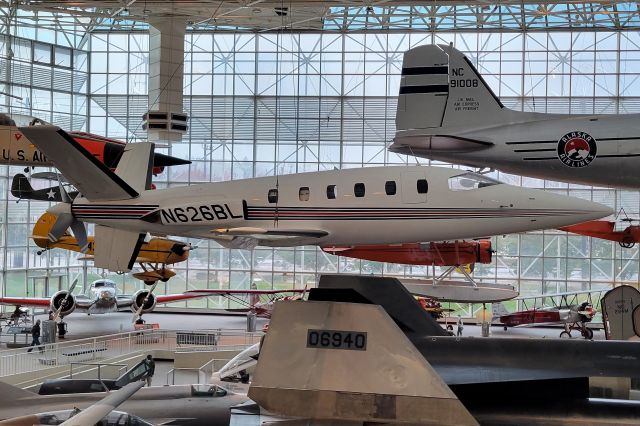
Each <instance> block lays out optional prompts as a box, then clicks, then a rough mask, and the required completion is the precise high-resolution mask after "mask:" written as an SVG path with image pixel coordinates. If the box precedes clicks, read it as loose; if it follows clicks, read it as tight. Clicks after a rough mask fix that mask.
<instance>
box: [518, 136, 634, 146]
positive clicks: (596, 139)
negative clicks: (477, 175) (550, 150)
mask: <svg viewBox="0 0 640 426" xmlns="http://www.w3.org/2000/svg"><path fill="white" fill-rule="evenodd" d="M593 139H595V141H596V142H605V141H632V140H640V136H629V137H625V138H593ZM537 143H558V141H557V140H555V141H549V140H547V141H518V142H505V144H506V145H533V144H537Z"/></svg>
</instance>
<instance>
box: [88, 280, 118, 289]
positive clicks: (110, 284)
mask: <svg viewBox="0 0 640 426" xmlns="http://www.w3.org/2000/svg"><path fill="white" fill-rule="evenodd" d="M115 286H116V284H115V283H114V282H113V281H96V282H94V283H93V287H94V288H99V287H115Z"/></svg>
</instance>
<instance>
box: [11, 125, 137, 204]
mask: <svg viewBox="0 0 640 426" xmlns="http://www.w3.org/2000/svg"><path fill="white" fill-rule="evenodd" d="M19 130H20V131H21V132H22V133H23V134H24V135H25V136H26V137H27V138H28V139H29V140H30V141H31V142H33V143H34V144H35V145H36V146H37V147H38V148H40V150H41V151H42V152H43V153H44V154H45V155H46V156H47V157H48V158H49V159H51V161H52V162H53V164H54V165H55V166H56V168H57V169H58V170H60V172H62V174H63V175H64V177H65V178H66V179H67V180H68V181H69V182H70V183H72V184H73V185H74V186H75V187H76V188H78V190H79V191H80V192H81V193H82V195H83V196H84V197H86V198H87V199H88V200H89V201H106V200H126V199H130V198H135V197H137V196H138V195H139V194H138V191H136V190H135V189H134V188H132V187H131V185H129V184H128V183H127V182H125V181H124V180H123V179H122V178H121V177H120V176H118V175H117V174H115V173H114V172H112V171H111V170H109V168H108V167H107V166H105V165H104V164H103V163H102V162H101V161H100V160H98V159H97V158H96V157H94V156H93V155H91V153H90V152H89V151H87V150H86V149H85V148H84V147H82V145H80V144H79V143H78V142H77V141H76V140H75V139H74V138H73V137H71V136H70V135H69V134H68V133H67V132H65V131H64V130H62V129H60V128H59V127H57V126H48V125H47V126H45V125H43V126H28V127H20V128H19Z"/></svg>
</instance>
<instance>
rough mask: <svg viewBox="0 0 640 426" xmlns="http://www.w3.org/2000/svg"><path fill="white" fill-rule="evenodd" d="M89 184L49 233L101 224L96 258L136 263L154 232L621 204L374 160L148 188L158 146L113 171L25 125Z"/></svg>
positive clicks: (468, 232)
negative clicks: (359, 166)
mask: <svg viewBox="0 0 640 426" xmlns="http://www.w3.org/2000/svg"><path fill="white" fill-rule="evenodd" d="M21 130H22V132H24V134H25V135H27V137H28V138H29V140H31V141H32V142H33V143H34V144H36V145H37V146H38V147H39V148H40V149H41V150H42V151H43V152H44V153H45V154H46V155H47V157H48V158H50V159H51V161H52V162H53V163H54V164H55V166H56V167H57V168H58V170H60V172H61V173H62V174H63V175H64V177H65V178H66V179H67V181H68V182H70V183H72V184H73V185H74V186H75V187H76V188H77V189H78V190H79V191H80V194H81V196H78V197H77V198H75V199H74V200H73V202H71V201H69V202H65V203H59V204H56V205H54V206H52V207H51V208H50V209H49V211H50V212H51V213H54V214H56V215H57V216H58V221H57V222H56V223H55V224H54V226H53V228H52V229H51V232H50V234H49V238H50V239H51V240H56V239H58V238H60V237H61V236H62V235H63V234H64V232H65V230H66V229H67V228H69V227H71V228H72V229H73V230H74V233H76V234H78V235H75V236H76V238H77V239H78V241H79V243H80V246H83V244H82V242H83V240H84V239H85V238H86V235H82V234H83V231H84V225H83V224H82V223H83V222H89V223H94V224H96V226H95V236H96V237H95V241H96V246H95V252H94V255H95V259H94V262H95V265H96V266H97V267H101V268H107V269H109V270H112V271H128V270H129V269H130V268H131V266H132V265H133V261H134V260H135V258H136V252H137V250H138V249H139V247H140V245H141V243H142V242H143V241H144V237H145V235H146V233H151V234H153V235H179V236H184V237H194V238H211V239H214V240H216V241H218V242H220V243H221V244H222V245H224V246H227V247H236V248H252V247H255V246H256V245H263V246H280V247H282V246H296V245H322V246H325V247H326V246H332V245H336V246H344V245H360V244H398V243H408V242H415V241H423V242H425V241H443V240H462V239H469V238H478V237H485V236H488V235H497V234H508V233H514V232H525V231H531V230H536V229H545V228H558V227H561V226H566V225H570V224H575V223H580V222H585V221H587V220H592V219H597V218H601V217H604V216H607V215H609V214H611V209H609V208H608V207H606V206H603V205H601V204H597V203H593V202H591V201H586V200H581V199H577V198H571V197H566V196H563V195H557V194H553V193H549V192H544V191H538V190H533V189H526V188H518V187H514V186H510V185H506V184H502V183H500V182H498V181H496V180H493V179H490V178H488V177H486V176H482V175H478V174H474V173H469V172H464V171H460V170H455V169H449V168H438V167H419V166H411V167H372V168H364V169H347V170H332V171H322V172H311V173H301V174H293V175H285V176H278V177H262V178H254V179H245V180H236V181H230V182H219V183H205V184H199V185H190V186H182V187H173V188H167V189H158V190H145V188H148V187H149V185H148V182H149V180H150V178H151V174H150V166H151V164H152V161H151V160H152V158H153V152H154V148H153V144H151V143H137V144H130V145H127V146H126V148H125V152H124V154H123V156H122V159H121V160H120V162H119V163H118V168H117V169H116V171H115V172H112V171H111V170H110V169H109V168H107V167H106V166H104V164H102V163H101V162H100V161H98V160H96V159H95V158H94V157H93V156H92V155H91V154H90V153H89V152H88V151H86V150H85V149H84V148H83V147H82V146H81V145H80V144H78V143H77V142H76V141H75V140H74V139H73V138H72V137H69V136H68V135H67V133H65V132H64V131H63V130H61V129H60V128H58V127H54V126H32V127H25V128H21Z"/></svg>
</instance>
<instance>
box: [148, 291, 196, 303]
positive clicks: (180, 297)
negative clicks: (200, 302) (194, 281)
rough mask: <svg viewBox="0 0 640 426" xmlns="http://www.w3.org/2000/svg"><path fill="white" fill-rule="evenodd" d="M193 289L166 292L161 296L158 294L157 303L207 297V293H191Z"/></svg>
mask: <svg viewBox="0 0 640 426" xmlns="http://www.w3.org/2000/svg"><path fill="white" fill-rule="evenodd" d="M191 291H193V290H191ZM191 291H187V292H185V293H178V294H165V295H161V296H156V301H157V303H171V302H180V301H181V300H189V299H198V298H200V297H207V295H206V294H197V293H191Z"/></svg>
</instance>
